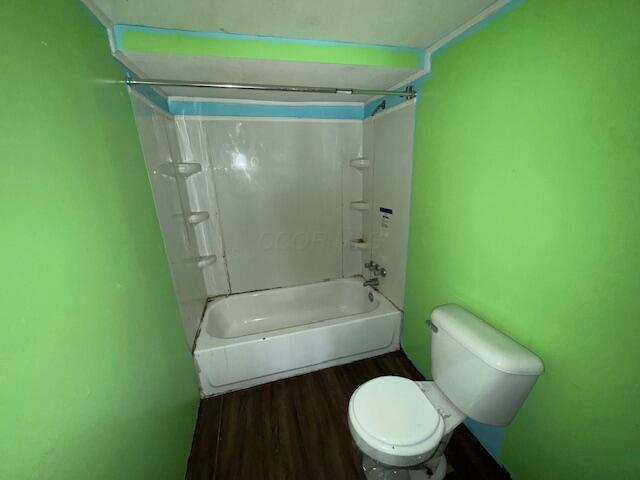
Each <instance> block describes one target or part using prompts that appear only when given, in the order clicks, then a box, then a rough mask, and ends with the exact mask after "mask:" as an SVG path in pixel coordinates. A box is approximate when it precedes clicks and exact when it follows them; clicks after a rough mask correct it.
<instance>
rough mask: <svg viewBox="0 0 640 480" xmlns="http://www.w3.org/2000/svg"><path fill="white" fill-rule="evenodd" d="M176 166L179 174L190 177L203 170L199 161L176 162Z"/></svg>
mask: <svg viewBox="0 0 640 480" xmlns="http://www.w3.org/2000/svg"><path fill="white" fill-rule="evenodd" d="M175 166H176V172H177V173H178V175H182V176H183V177H188V176H190V175H193V174H194V173H198V172H201V171H202V165H200V164H199V163H176V164H175Z"/></svg>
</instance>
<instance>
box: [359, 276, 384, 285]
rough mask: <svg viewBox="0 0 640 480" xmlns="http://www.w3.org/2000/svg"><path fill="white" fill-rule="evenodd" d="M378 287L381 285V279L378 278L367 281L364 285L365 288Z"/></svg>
mask: <svg viewBox="0 0 640 480" xmlns="http://www.w3.org/2000/svg"><path fill="white" fill-rule="evenodd" d="M378 285H380V279H379V278H377V277H374V278H370V279H369V280H365V281H364V283H363V284H362V286H363V287H377V286H378Z"/></svg>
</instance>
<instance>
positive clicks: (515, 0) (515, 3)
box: [431, 0, 526, 58]
mask: <svg viewBox="0 0 640 480" xmlns="http://www.w3.org/2000/svg"><path fill="white" fill-rule="evenodd" d="M525 1H526V0H511V1H510V2H509V3H507V4H506V5H504V6H503V7H501V8H499V9H498V10H496V11H495V12H493V13H492V14H491V15H489V16H488V17H487V18H485V19H483V20H481V21H480V22H478V23H476V24H475V25H472V26H471V27H469V28H468V29H467V30H465V31H464V32H462V33H461V34H460V35H458V36H457V37H454V38H452V39H451V40H450V41H449V42H447V43H445V44H444V45H442V46H441V47H440V48H438V49H437V50H435V51H434V52H433V53H432V54H431V58H434V57H435V56H436V55H440V54H441V53H442V52H444V51H445V50H446V49H447V48H449V47H451V46H452V45H455V44H456V43H458V42H459V41H461V40H464V39H465V38H467V37H468V36H469V35H473V34H474V33H475V32H477V31H478V30H480V29H481V28H484V27H486V26H487V25H489V24H490V23H491V22H493V21H494V20H495V19H497V18H498V17H501V16H502V15H506V14H507V13H509V12H510V11H512V10H514V9H516V8H517V7H519V6H520V5H522V4H523V3H524V2H525Z"/></svg>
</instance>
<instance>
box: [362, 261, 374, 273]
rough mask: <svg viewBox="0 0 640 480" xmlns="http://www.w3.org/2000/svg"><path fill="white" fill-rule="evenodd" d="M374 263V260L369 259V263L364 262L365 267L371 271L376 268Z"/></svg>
mask: <svg viewBox="0 0 640 480" xmlns="http://www.w3.org/2000/svg"><path fill="white" fill-rule="evenodd" d="M373 265H374V263H373V260H369V261H368V262H367V263H365V264H364V268H366V269H367V270H369V271H371V270H373V268H374V267H373Z"/></svg>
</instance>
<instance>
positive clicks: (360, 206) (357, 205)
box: [351, 201, 369, 211]
mask: <svg viewBox="0 0 640 480" xmlns="http://www.w3.org/2000/svg"><path fill="white" fill-rule="evenodd" d="M351 208H352V209H353V210H359V211H365V210H369V202H363V201H358V202H351Z"/></svg>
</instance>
